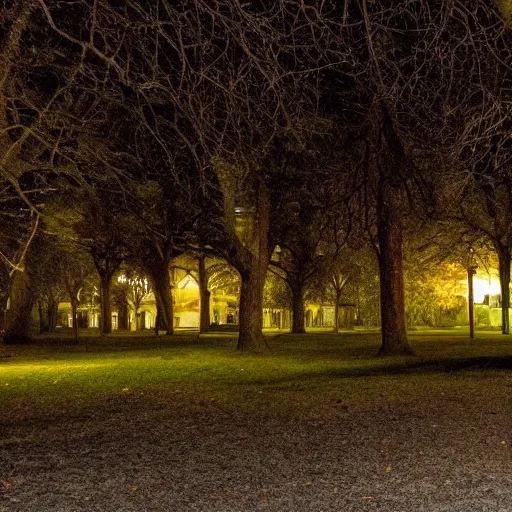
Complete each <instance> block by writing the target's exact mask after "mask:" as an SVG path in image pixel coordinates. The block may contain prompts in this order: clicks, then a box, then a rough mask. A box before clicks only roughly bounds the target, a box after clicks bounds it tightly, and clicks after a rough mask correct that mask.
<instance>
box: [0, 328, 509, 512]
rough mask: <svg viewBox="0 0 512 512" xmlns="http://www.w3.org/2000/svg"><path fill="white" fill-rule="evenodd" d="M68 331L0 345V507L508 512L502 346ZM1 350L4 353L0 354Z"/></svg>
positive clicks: (455, 338)
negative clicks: (382, 351) (259, 349)
mask: <svg viewBox="0 0 512 512" xmlns="http://www.w3.org/2000/svg"><path fill="white" fill-rule="evenodd" d="M410 340H411V344H412V346H413V348H414V350H415V352H416V355H415V356H412V357H407V358H378V357H375V354H376V353H377V351H378V347H379V334H378V333H370V332H357V333H340V334H337V335H334V334H329V333H327V332H322V333H309V334H307V335H302V336H300V335H289V334H278V333H269V335H268V345H269V351H268V352H267V353H265V354H253V355H247V354H241V353H239V352H237V351H236V350H235V346H236V340H235V335H234V334H229V333H227V334H223V335H219V334H211V335H202V336H198V335H197V334H196V333H193V332H183V333H181V334H178V335H176V336H173V337H165V336H160V337H158V338H156V337H140V336H125V337H123V336H119V335H115V336H111V337H104V338H95V337H88V338H84V339H82V340H80V344H79V345H73V343H72V341H71V340H67V339H66V338H65V337H62V336H61V337H57V338H54V339H39V340H37V342H36V343H35V344H33V345H27V346H10V347H4V348H3V349H2V351H3V353H2V356H3V357H2V358H0V432H1V433H0V511H1V512H7V511H9V512H18V511H19V512H32V511H33V512H46V511H51V512H73V511H108V512H110V511H116V512H123V511H134V512H135V511H137V512H144V511H155V512H156V511H176V512H178V511H179V512H181V511H183V512H186V511H205V512H207V511H208V512H209V511H217V512H234V511H244V512H245V511H260V510H261V511H276V512H277V511H279V512H288V511H290V512H292V511H293V512H301V511H315V512H322V511H363V512H364V511H393V512H399V511H404V512H406V511H407V512H410V511H450V512H452V511H461V512H462V511H463V512H472V511H478V512H483V511H496V512H497V511H499V512H505V511H512V450H511V447H512V436H511V434H512V415H511V412H512V408H511V405H512V404H511V397H510V396H511V392H512V372H511V368H512V339H511V338H510V337H508V336H501V335H499V334H497V333H486V332H478V333H477V335H476V338H475V339H474V340H472V341H470V340H469V339H468V337H467V335H466V334H465V333H464V332H463V331H458V332H448V331H440V332H428V333H426V332H420V331H418V332H415V333H413V334H412V335H411V337H410ZM6 356H9V357H6Z"/></svg>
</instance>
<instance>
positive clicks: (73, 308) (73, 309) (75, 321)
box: [71, 299, 78, 343]
mask: <svg viewBox="0 0 512 512" xmlns="http://www.w3.org/2000/svg"><path fill="white" fill-rule="evenodd" d="M77 309H78V303H77V301H76V299H75V300H71V321H72V322H73V338H74V339H75V343H78V315H77Z"/></svg>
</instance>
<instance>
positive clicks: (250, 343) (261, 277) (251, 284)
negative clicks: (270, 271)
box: [237, 260, 267, 351]
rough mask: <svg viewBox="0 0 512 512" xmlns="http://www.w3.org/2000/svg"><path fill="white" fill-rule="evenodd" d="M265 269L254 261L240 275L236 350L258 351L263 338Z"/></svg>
mask: <svg viewBox="0 0 512 512" xmlns="http://www.w3.org/2000/svg"><path fill="white" fill-rule="evenodd" d="M266 272H267V268H266V265H265V267H264V268H263V267H262V265H261V264H260V262H259V261H257V260H255V263H254V265H253V268H251V269H250V270H247V271H245V272H242V273H241V286H240V333H239V336H238V345H237V349H238V350H247V351H260V350H262V349H264V347H265V343H264V338H263V333H262V329H263V287H264V285H265V277H266Z"/></svg>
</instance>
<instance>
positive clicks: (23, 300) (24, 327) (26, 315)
mask: <svg viewBox="0 0 512 512" xmlns="http://www.w3.org/2000/svg"><path fill="white" fill-rule="evenodd" d="M11 279H12V280H11V285H10V289H9V309H7V311H6V312H5V333H4V343H7V344H15V343H28V342H30V341H31V339H30V335H29V328H30V317H31V313H32V306H33V304H34V303H33V294H32V290H31V285H30V277H29V276H28V274H27V272H26V271H24V272H22V271H19V270H17V271H15V272H14V274H13V275H12V278H11Z"/></svg>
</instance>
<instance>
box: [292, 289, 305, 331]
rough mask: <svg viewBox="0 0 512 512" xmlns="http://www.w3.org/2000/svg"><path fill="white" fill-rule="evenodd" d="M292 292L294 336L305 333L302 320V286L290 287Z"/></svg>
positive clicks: (303, 320) (303, 319)
mask: <svg viewBox="0 0 512 512" xmlns="http://www.w3.org/2000/svg"><path fill="white" fill-rule="evenodd" d="M290 290H291V292H292V331H291V332H293V333H295V334H304V333H305V332H306V327H305V318H304V290H303V288H302V286H300V285H296V286H290Z"/></svg>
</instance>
